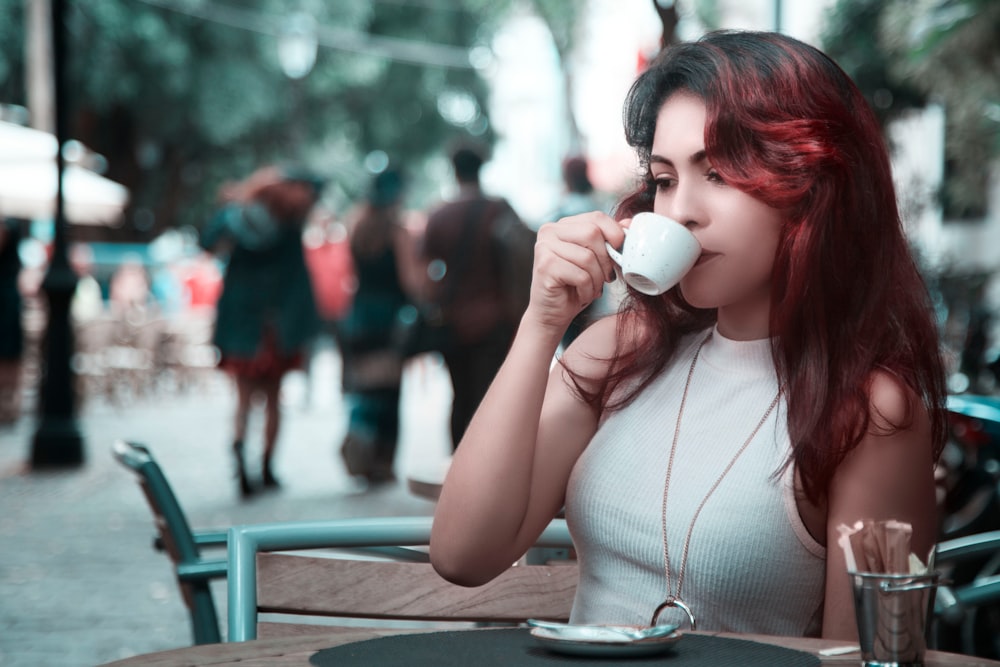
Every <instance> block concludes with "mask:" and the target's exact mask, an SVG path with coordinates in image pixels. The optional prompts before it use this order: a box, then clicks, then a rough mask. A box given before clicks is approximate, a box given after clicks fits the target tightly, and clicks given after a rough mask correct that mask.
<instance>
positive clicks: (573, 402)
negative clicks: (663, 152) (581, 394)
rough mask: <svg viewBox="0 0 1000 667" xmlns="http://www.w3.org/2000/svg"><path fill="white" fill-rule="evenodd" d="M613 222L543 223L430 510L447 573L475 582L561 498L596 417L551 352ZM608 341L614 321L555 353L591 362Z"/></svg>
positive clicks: (599, 283)
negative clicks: (490, 372)
mask: <svg viewBox="0 0 1000 667" xmlns="http://www.w3.org/2000/svg"><path fill="white" fill-rule="evenodd" d="M622 237H623V233H622V231H621V228H620V227H619V226H618V225H617V223H615V222H614V221H613V220H611V219H610V218H609V217H607V216H605V215H603V214H585V215H583V216H576V217H575V218H570V219H567V220H564V221H562V222H560V223H558V224H555V225H545V226H543V227H542V229H541V230H539V236H538V242H537V243H536V247H535V268H534V273H533V276H532V286H531V302H530V304H529V306H528V310H527V311H526V312H525V315H524V317H523V318H522V320H521V325H520V327H519V329H518V333H517V336H516V337H515V339H514V343H513V345H512V346H511V350H510V352H509V354H508V356H507V359H506V361H505V362H504V364H503V366H502V367H501V368H500V371H499V372H498V373H497V376H496V378H495V379H494V381H493V384H492V385H491V386H490V389H489V391H488V392H487V394H486V396H485V398H484V399H483V402H482V403H481V405H480V406H479V409H478V410H477V412H476V414H475V416H474V417H473V419H472V422H471V423H470V424H469V427H468V429H467V430H466V433H465V436H464V437H463V438H462V442H461V443H460V445H459V447H458V449H457V450H456V452H455V455H454V458H453V459H452V464H451V468H450V469H449V472H448V476H447V478H446V479H445V483H444V487H443V489H442V491H441V497H440V499H439V500H438V505H437V509H436V511H435V513H434V528H433V531H432V534H431V562H432V563H433V564H434V567H435V569H437V571H438V572H439V573H440V574H441V575H442V576H444V577H445V578H446V579H449V580H451V581H454V582H456V583H459V584H464V585H478V584H482V583H485V582H486V581H489V580H490V579H492V578H493V577H495V576H497V575H498V574H500V573H501V572H503V571H504V570H506V569H507V568H508V567H510V565H511V563H513V562H514V561H515V560H516V559H517V558H519V557H520V556H521V555H522V554H523V553H524V552H525V551H526V550H527V549H528V548H529V547H530V546H531V544H532V543H533V542H534V541H535V540H536V539H537V538H538V535H539V534H540V533H541V531H542V530H543V529H544V528H545V526H546V525H547V524H548V522H549V521H550V520H551V519H552V517H553V516H554V515H555V514H556V512H557V511H558V510H559V509H560V507H561V506H562V504H563V499H564V497H565V491H566V483H567V480H568V479H569V474H570V471H571V470H572V467H573V464H574V462H575V461H576V459H577V457H578V456H579V454H580V452H581V451H583V448H584V447H585V446H586V444H587V442H589V440H590V438H591V436H592V435H593V433H594V431H595V429H596V428H597V417H596V415H595V414H594V413H593V411H592V410H591V409H590V408H589V407H588V406H586V405H585V404H583V403H582V402H581V401H579V400H578V398H577V397H576V396H575V394H574V393H573V391H572V389H571V387H570V385H569V384H568V382H567V380H566V379H565V378H564V374H563V370H562V368H561V367H560V366H558V365H557V366H555V367H554V368H553V369H552V371H551V373H550V370H549V369H550V367H551V365H552V358H553V355H554V354H555V351H556V348H557V347H558V345H559V340H560V338H561V337H562V334H563V332H564V331H565V329H566V327H567V325H568V324H569V322H570V320H571V319H572V318H573V316H574V315H575V314H576V313H577V312H579V311H580V310H581V309H582V308H583V306H585V305H586V304H587V303H589V302H591V301H593V299H595V298H596V297H597V296H598V295H599V294H600V292H601V289H602V288H603V284H604V281H605V280H606V279H607V276H608V275H609V273H610V272H611V262H610V258H608V256H607V253H606V252H605V251H604V240H605V238H607V239H609V240H611V242H612V243H615V242H620V241H621V239H622ZM613 345H614V323H613V322H612V321H609V322H607V323H601V325H599V326H595V327H592V328H591V329H590V330H588V331H587V332H586V334H585V335H584V336H581V337H580V339H579V340H578V341H577V343H576V344H574V346H573V348H571V350H570V351H568V352H567V355H566V356H565V357H564V360H565V361H566V363H569V364H573V365H574V366H573V367H574V368H578V369H580V370H583V371H584V372H588V371H590V370H591V368H588V367H585V366H582V365H580V364H595V363H599V362H595V361H593V360H590V357H600V356H607V354H608V353H609V346H613Z"/></svg>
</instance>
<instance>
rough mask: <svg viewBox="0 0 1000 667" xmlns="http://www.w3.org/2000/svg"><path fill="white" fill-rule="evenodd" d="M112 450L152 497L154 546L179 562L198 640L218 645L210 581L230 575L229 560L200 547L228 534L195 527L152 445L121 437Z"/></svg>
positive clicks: (222, 541) (179, 581)
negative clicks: (205, 552) (214, 556)
mask: <svg viewBox="0 0 1000 667" xmlns="http://www.w3.org/2000/svg"><path fill="white" fill-rule="evenodd" d="M111 452H112V454H113V455H114V457H115V459H116V460H117V461H118V462H119V463H121V464H122V465H123V466H125V467H126V468H128V469H129V470H130V471H132V472H133V473H134V474H135V476H136V478H137V479H138V481H139V486H140V487H141V488H142V492H143V494H144V495H145V496H146V502H147V504H148V505H149V508H150V510H151V511H152V513H153V521H154V523H155V524H156V531H157V539H156V542H155V543H154V545H155V546H157V547H162V548H163V550H164V551H166V552H167V555H168V556H169V557H170V560H171V561H172V562H173V564H174V573H175V575H176V577H177V585H178V587H179V588H180V590H181V596H182V597H183V599H184V605H185V606H186V607H187V608H188V613H189V614H190V617H191V631H192V635H193V638H194V642H195V643H196V644H214V643H217V642H220V641H222V637H221V634H220V633H219V619H218V614H217V613H216V610H215V601H214V599H213V598H212V591H211V588H210V586H209V582H210V581H211V580H213V579H221V578H224V577H225V576H226V571H227V569H228V562H227V561H225V560H219V559H206V558H204V557H202V554H201V549H200V545H204V546H216V547H219V546H224V545H225V544H226V537H227V536H226V534H225V533H220V532H218V531H199V532H197V533H196V532H194V531H192V530H191V526H190V524H189V523H188V520H187V516H186V515H185V514H184V510H183V509H182V508H181V505H180V503H179V502H178V501H177V496H175V495H174V491H173V489H172V488H171V486H170V482H169V481H167V478H166V476H165V475H164V474H163V471H162V470H161V469H160V466H159V464H158V463H157V462H156V460H155V459H154V458H153V454H152V453H151V452H150V451H149V450H148V449H147V448H146V447H144V446H142V445H140V444H136V443H133V442H127V441H125V440H117V441H115V443H114V444H113V445H112V447H111Z"/></svg>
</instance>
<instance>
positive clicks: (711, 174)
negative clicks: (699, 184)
mask: <svg viewBox="0 0 1000 667" xmlns="http://www.w3.org/2000/svg"><path fill="white" fill-rule="evenodd" d="M705 178H707V179H708V180H709V181H711V182H712V183H718V184H719V185H725V184H726V181H725V179H724V178H722V176H720V175H719V172H717V171H716V170H714V169H709V170H708V173H707V174H705Z"/></svg>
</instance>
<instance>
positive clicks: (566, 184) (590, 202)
mask: <svg viewBox="0 0 1000 667" xmlns="http://www.w3.org/2000/svg"><path fill="white" fill-rule="evenodd" d="M589 169H590V166H589V164H588V162H587V158H585V157H584V156H582V155H570V156H568V157H567V158H566V159H565V160H563V163H562V178H563V188H564V189H563V193H562V196H561V197H560V198H559V203H558V205H557V206H556V209H555V211H553V212H552V215H551V216H549V218H550V220H551V221H555V220H561V219H562V218H568V217H570V216H574V215H579V214H581V213H589V212H591V211H601V212H602V213H609V212H610V207H609V206H608V205H607V204H606V203H605V202H603V201H601V198H600V197H599V196H598V194H597V192H596V191H595V190H594V184H593V183H592V182H591V181H590V175H589V173H588V172H589ZM608 296H609V295H608V293H607V291H605V292H604V293H603V294H601V296H600V297H598V298H597V299H594V301H593V302H591V304H590V305H588V306H587V307H586V308H584V309H583V310H582V311H580V312H579V314H577V316H576V317H574V318H573V321H572V322H571V323H570V325H569V328H567V329H566V333H565V334H564V335H563V339H562V344H563V348H567V347H569V345H570V343H572V342H573V341H574V340H575V339H576V337H577V336H579V335H580V332H581V331H583V330H584V329H586V328H587V326H588V325H589V324H591V323H592V322H593V321H594V320H595V319H597V318H598V317H600V316H601V315H606V314H611V313H613V312H614V310H615V309H614V306H613V305H609V304H608V303H607V302H608Z"/></svg>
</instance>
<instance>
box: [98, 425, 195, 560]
mask: <svg viewBox="0 0 1000 667" xmlns="http://www.w3.org/2000/svg"><path fill="white" fill-rule="evenodd" d="M111 451H112V453H113V454H114V457H115V459H116V460H117V461H118V462H119V463H121V464H122V465H123V466H125V467H126V468H128V469H129V470H131V471H132V472H133V473H135V475H136V477H137V479H138V481H139V486H140V487H141V488H142V492H143V494H144V495H145V496H146V502H148V503H149V508H150V510H151V511H152V512H153V519H154V521H155V523H156V530H157V532H158V533H159V536H160V538H161V539H162V541H163V546H164V549H165V550H166V552H167V554H168V555H169V556H170V559H171V560H172V561H173V562H174V563H188V562H194V561H197V560H198V558H199V556H200V552H199V549H198V544H197V543H196V542H195V538H194V533H193V532H192V530H191V526H190V524H189V523H188V520H187V516H186V515H185V514H184V510H183V509H182V508H181V505H180V503H179V502H178V501H177V496H175V495H174V491H173V489H172V488H171V486H170V482H168V481H167V478H166V476H165V475H164V474H163V470H162V469H160V465H159V464H158V463H157V462H156V459H154V458H153V454H152V453H151V452H150V451H149V449H147V448H146V447H145V446H143V445H140V444H137V443H134V442H127V441H125V440H117V441H115V443H114V445H112V449H111Z"/></svg>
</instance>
